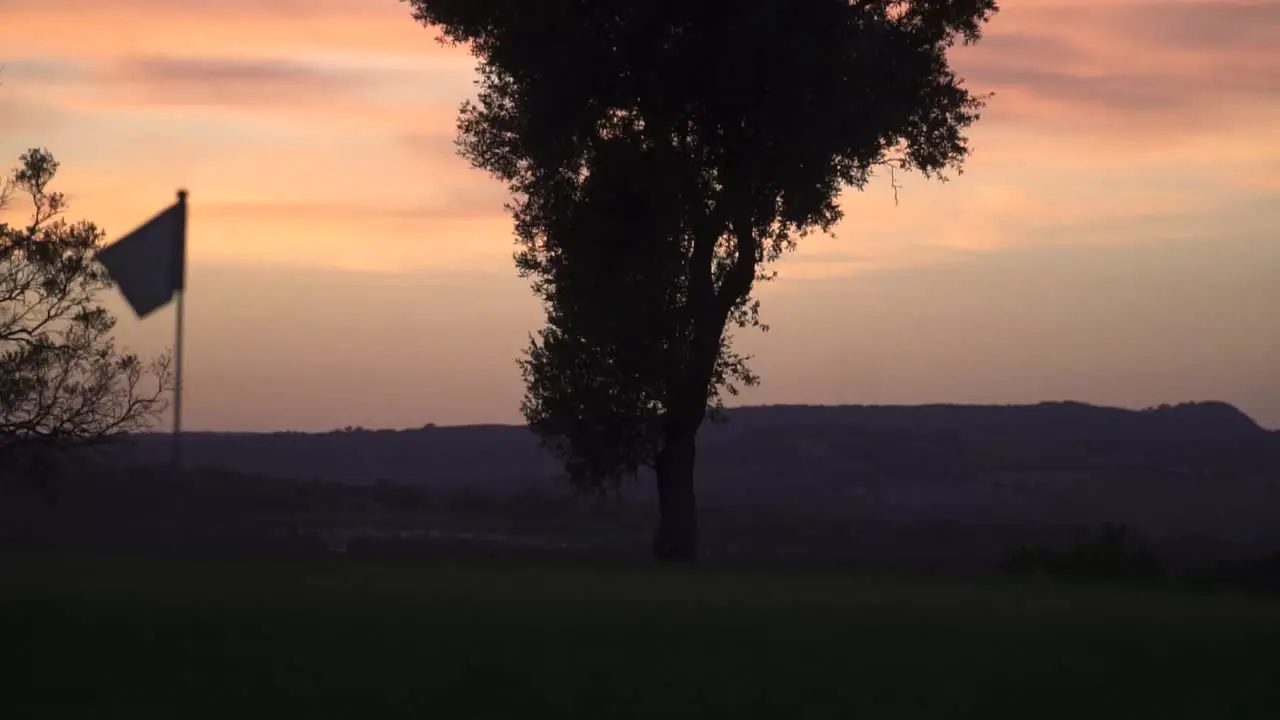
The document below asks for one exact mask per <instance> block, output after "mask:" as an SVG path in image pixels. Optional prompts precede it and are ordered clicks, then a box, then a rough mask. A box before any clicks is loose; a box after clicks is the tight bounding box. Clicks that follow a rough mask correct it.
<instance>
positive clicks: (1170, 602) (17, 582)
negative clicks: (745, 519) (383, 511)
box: [0, 553, 1280, 719]
mask: <svg viewBox="0 0 1280 720" xmlns="http://www.w3.org/2000/svg"><path fill="white" fill-rule="evenodd" d="M0 563H3V566H2V567H0V570H3V573H4V574H3V578H2V579H0V583H3V585H0V641H2V643H3V645H2V646H0V668H4V669H3V670H2V671H0V672H3V677H4V680H3V682H0V687H2V688H3V690H0V717H3V718H38V717H53V716H55V715H57V716H66V717H129V718H137V717H167V718H233V717H237V718H239V717H264V718H285V717H300V718H315V717H349V718H399V717H414V718H428V717H439V718H450V719H452V718H479V717H483V718H516V717H527V716H538V717H556V718H562V719H563V718H654V717H659V716H664V717H679V718H699V717H736V718H755V717H760V718H778V719H783V718H853V717H866V718H917V717H938V718H999V717H1010V718H1015V717H1016V718H1073V719H1075V718H1090V719H1095V718H1143V717H1150V718H1237V717H1238V718H1245V717H1249V718H1252V717H1256V718H1276V717H1280V607H1277V606H1275V605H1273V604H1270V603H1268V602H1265V601H1261V600H1249V599H1245V598H1237V597H1226V596H1222V597H1209V596H1186V595H1178V594H1173V593H1169V592H1157V591H1136V590H1129V591H1121V590H1107V589H1098V588H1082V587H1051V586H1046V585H1034V584H1015V583H1009V582H1006V581H999V580H990V581H983V582H979V581H961V580H919V579H917V580H911V579H903V578H896V579H895V578H885V577H881V578H870V577H863V578H859V577H847V576H845V577H840V576H832V575H819V574H815V573H799V572H795V573H769V574H766V573H758V574H753V573H750V572H745V571H727V570H661V569H655V568H651V567H645V566H634V567H622V568H609V567H604V566H590V565H582V564H578V565H572V564H564V563H557V564H552V563H543V564H539V565H526V564H516V563H495V562H486V563H481V562H472V563H460V562H446V561H441V560H433V561H430V562H425V561H418V562H410V561H398V562H391V561H373V560H367V559H366V560H361V559H358V558H344V557H332V558H293V559H287V558H274V559H270V558H257V559H225V558H224V559H203V560H200V559H193V558H178V557H170V558H157V557H151V558H142V557H121V556H111V557H107V556H103V555H99V556H88V555H83V554H81V555H66V554H63V555H51V554H40V555H30V554H28V555H14V554H12V553H10V554H5V555H0Z"/></svg>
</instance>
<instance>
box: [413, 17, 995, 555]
mask: <svg viewBox="0 0 1280 720" xmlns="http://www.w3.org/2000/svg"><path fill="white" fill-rule="evenodd" d="M409 2H410V4H411V5H412V6H413V8H414V15H415V17H416V18H417V19H418V20H419V21H421V22H423V23H425V24H427V25H430V26H434V27H436V28H438V29H439V30H440V31H441V33H442V35H443V38H444V39H445V40H446V41H450V42H457V43H465V44H467V45H468V46H469V47H470V48H471V49H472V51H473V52H474V54H475V55H476V56H477V58H478V59H479V60H480V72H481V79H480V93H479V100H478V102H477V103H474V104H470V103H469V104H467V105H465V106H464V107H463V109H462V114H461V118H460V120H459V135H460V137H459V145H460V148H461V151H462V153H463V155H464V156H465V157H467V158H469V159H470V160H471V161H472V163H473V164H474V165H475V166H476V167H478V168H481V169H484V170H487V171H489V172H490V173H492V174H493V175H494V176H496V177H497V178H499V179H500V180H502V181H503V182H505V183H506V184H507V186H508V187H509V189H510V190H511V192H512V194H513V196H514V198H515V199H514V201H513V203H512V205H511V211H512V213H513V215H514V218H515V221H516V234H517V237H518V244H519V250H518V252H517V255H516V263H517V266H518V268H519V270H520V272H521V273H522V274H523V275H525V276H526V277H529V278H530V279H531V280H532V282H533V287H534V290H535V291H536V292H537V293H538V295H539V296H540V297H541V298H542V299H543V301H544V302H545V306H546V311H547V326H546V327H545V328H544V329H543V330H542V331H541V332H540V333H539V335H538V337H537V338H536V339H534V340H533V341H532V343H531V346H530V348H529V350H528V354H527V357H526V358H525V359H524V360H523V361H522V362H521V369H522V372H523V374H524V378H525V381H526V384H527V390H528V392H527V395H526V397H525V401H524V404H523V410H524V413H525V415H526V417H527V418H528V420H529V423H530V425H531V427H532V429H533V430H534V431H535V432H537V433H538V434H539V435H540V436H541V437H542V438H543V439H544V441H545V442H546V443H547V444H548V445H549V446H550V447H551V448H552V449H554V450H555V451H556V452H557V453H558V454H559V455H560V456H561V457H563V458H564V459H565V462H566V467H567V469H568V470H569V473H570V475H571V476H572V478H573V479H574V480H575V482H576V483H577V484H578V485H579V486H582V487H586V488H595V489H600V488H602V487H605V486H607V484H608V483H609V482H610V481H616V480H618V479H620V478H622V477H624V476H627V475H630V474H633V473H634V472H635V471H636V470H637V468H639V467H641V466H644V465H651V466H653V467H654V468H655V469H656V470H657V473H658V482H659V489H660V493H661V495H662V496H663V502H662V526H661V527H660V529H659V533H658V537H657V538H655V547H654V549H655V552H656V553H657V554H658V555H659V556H662V557H679V558H688V557H692V556H693V555H694V554H695V552H696V534H697V529H696V516H695V512H694V494H693V466H694V455H695V450H694V439H695V437H696V435H697V432H698V429H699V427H700V426H701V424H702V422H703V421H704V419H705V417H706V415H707V411H708V407H709V405H710V406H711V407H713V408H714V407H716V406H718V403H719V400H720V398H721V397H722V395H723V394H725V393H729V394H732V393H734V392H736V390H737V388H738V387H739V386H742V385H751V384H753V383H755V382H756V381H757V378H756V377H755V376H754V375H753V374H752V373H751V371H750V369H749V368H748V366H747V358H745V357H743V356H742V355H740V354H738V353H736V352H735V351H734V350H733V349H732V345H731V333H730V332H729V331H728V329H729V328H732V327H739V328H744V327H760V318H759V314H758V305H757V303H756V302H755V301H754V300H753V299H752V290H753V287H754V285H755V284H756V283H757V282H759V281H763V280H767V279H769V277H771V275H770V273H769V271H768V270H767V266H768V264H769V263H770V261H772V260H774V259H776V258H778V257H779V256H780V255H782V254H783V253H785V252H786V251H787V250H790V249H791V248H792V247H793V246H794V243H795V240H796V239H797V238H798V237H800V236H802V235H804V234H806V233H808V232H810V231H813V230H820V231H829V230H830V229H831V228H832V227H833V226H834V225H835V223H836V222H837V221H838V220H839V219H840V218H841V211H840V208H839V205H838V197H839V193H840V191H841V189H842V188H844V187H848V186H852V187H855V188H861V187H863V186H865V185H866V183H867V182H868V181H869V179H870V177H871V175H872V172H873V170H874V169H876V168H877V167H882V166H886V165H889V166H892V167H896V168H902V169H913V170H917V171H920V172H922V173H924V174H925V175H927V176H941V174H942V173H944V172H945V171H947V170H948V169H958V168H959V166H960V164H961V162H962V161H963V160H964V158H965V156H966V155H967V154H968V147H967V144H966V140H965V135H964V132H965V129H966V128H967V127H968V126H969V125H970V124H971V123H973V122H974V121H975V120H976V119H977V118H978V114H979V110H980V109H981V106H982V100H981V99H980V98H978V97H976V96H975V95H973V94H971V93H970V92H969V91H968V90H967V89H965V88H964V86H963V84H962V82H961V81H960V79H959V78H957V77H956V75H955V74H954V73H953V72H952V70H951V68H950V66H949V64H948V59H947V50H948V49H949V48H950V47H951V46H952V45H953V44H954V43H956V42H957V41H963V42H972V41H976V40H977V39H978V37H979V35H980V30H981V28H982V26H983V24H984V23H985V22H986V21H987V20H988V19H989V18H990V17H991V15H992V14H993V13H994V12H995V11H996V2H995V0H912V1H911V2H907V1H906V0H860V1H858V2H850V1H849V0H803V1H797V0H747V1H745V2H742V1H735V2H727V1H711V0H704V1H697V2H687V1H684V2H674V1H672V0H661V1H655V0H643V1H641V0H627V1H623V0H601V1H599V2H591V3H585V2H581V1H580V0H547V1H545V2H537V3H531V2H525V1H524V0H409Z"/></svg>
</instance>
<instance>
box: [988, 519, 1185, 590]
mask: <svg viewBox="0 0 1280 720" xmlns="http://www.w3.org/2000/svg"><path fill="white" fill-rule="evenodd" d="M1004 567H1005V570H1007V571H1008V572H1011V573H1014V574H1018V575H1046V576H1052V577H1072V578H1084V579H1095V580H1104V579H1105V580H1138V579H1150V578H1156V577H1159V576H1160V575H1161V574H1163V568H1162V567H1161V565H1160V560H1159V558H1157V557H1156V555H1155V553H1153V552H1151V551H1150V550H1148V549H1147V548H1145V547H1143V546H1141V545H1140V544H1139V543H1137V542H1136V541H1135V540H1134V539H1133V537H1132V535H1130V533H1129V530H1128V528H1126V527H1124V526H1122V525H1104V526H1103V527H1102V529H1101V530H1100V532H1099V533H1098V534H1097V535H1095V536H1094V537H1091V538H1088V539H1086V540H1083V541H1081V542H1079V543H1077V544H1075V545H1073V546H1071V547H1068V548H1066V549H1061V550H1059V549H1054V548H1049V547H1043V546H1030V545H1023V546H1020V547H1018V548H1017V549H1015V550H1014V551H1012V552H1011V553H1009V556H1008V557H1007V558H1006V559H1005V562H1004Z"/></svg>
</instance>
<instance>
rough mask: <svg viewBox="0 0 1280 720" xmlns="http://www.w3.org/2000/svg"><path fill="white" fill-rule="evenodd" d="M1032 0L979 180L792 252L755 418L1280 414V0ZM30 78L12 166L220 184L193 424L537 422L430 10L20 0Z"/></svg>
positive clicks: (73, 175)
mask: <svg viewBox="0 0 1280 720" xmlns="http://www.w3.org/2000/svg"><path fill="white" fill-rule="evenodd" d="M1001 4H1002V6H1003V11H1002V12H1001V13H1000V14H999V15H998V16H997V17H996V19H995V20H994V22H993V23H992V25H991V27H990V31H989V35H988V37H987V38H986V39H985V40H984V41H983V43H982V45H981V46H980V47H978V48H973V49H963V50H960V51H958V52H957V55H956V58H955V59H956V63H957V65H958V67H959V68H960V69H961V73H962V75H963V76H964V77H965V78H966V79H967V80H968V81H969V84H970V85H971V86H972V87H973V88H975V89H976V90H980V91H987V90H992V91H995V92H996V97H995V99H994V100H993V102H992V104H991V106H990V109H989V111H988V112H987V115H986V117H985V118H984V119H983V120H982V122H981V124H980V126H979V127H977V128H976V129H975V131H974V132H973V145H974V148H975V152H974V155H973V157H972V159H971V161H970V163H969V166H968V170H967V172H966V173H965V174H964V175H963V176H961V177H959V178H957V179H956V180H955V181H953V182H951V183H949V184H946V185H935V184H931V183H928V182H926V181H924V180H922V179H920V178H915V177H905V178H901V179H900V182H901V184H902V185H903V186H904V188H903V190H902V192H901V203H900V204H899V205H898V206H897V207H895V206H894V202H893V196H892V191H891V190H890V188H889V187H888V184H887V182H885V181H882V182H878V183H876V184H873V185H872V186H871V187H869V188H868V190H867V192H865V193H862V194H857V193H851V194H850V196H849V197H848V198H847V199H846V201H845V206H846V209H847V215H848V218H847V220H846V221H845V222H844V224H843V225H842V226H841V227H840V228H839V229H838V231H837V232H836V234H835V237H814V238H809V239H807V240H806V242H805V243H804V245H803V247H802V249H801V250H800V251H799V252H798V253H796V254H795V255H793V256H791V257H788V258H787V259H786V260H785V261H784V262H783V263H782V264H781V265H780V266H779V269H780V271H781V278H780V280H778V281H777V282H776V283H774V284H772V285H771V286H769V287H767V288H765V289H764V290H762V292H761V297H762V298H763V299H764V300H765V302H766V305H765V312H766V314H767V320H768V322H769V323H770V324H771V325H772V326H773V331H772V332H770V333H769V334H767V335H745V336H744V337H743V338H742V341H741V342H742V346H743V347H744V348H745V349H747V350H749V351H751V352H753V353H755V354H756V356H757V360H756V368H757V369H758V370H759V371H760V372H761V374H762V375H763V376H764V384H763V385H762V386H761V387H760V388H758V389H756V390H753V391H751V392H749V393H747V394H746V395H745V396H744V397H743V401H744V402H748V403H766V402H769V403H772V402H815V403H817V402H826V403H836V402H867V403H875V402H884V403H899V402H901V403H915V402H934V401H938V402H1034V401H1039V400H1054V399H1076V400H1083V401H1089V402H1098V403H1109V404H1120V405H1128V406H1143V405H1148V404H1157V403H1160V402H1177V401H1184V400H1196V399H1223V400H1228V401H1231V402H1234V403H1236V404H1237V405H1239V406H1240V407H1242V408H1243V409H1245V410H1246V411H1248V412H1250V413H1251V414H1253V415H1254V416H1255V417H1257V418H1259V419H1260V420H1261V421H1263V422H1264V424H1267V425H1270V426H1276V427H1280V313H1277V312H1275V308H1278V307H1280V2H1276V1H1275V0H1254V1H1252V2H1248V1H1244V0H1154V1H1152V0H1148V1H1145V2H1139V1H1136V0H1108V1H1106V2H1104V1H1103V0H1002V3H1001ZM0 65H3V66H4V70H3V74H0V83H2V84H0V157H2V158H11V159H16V158H17V156H18V154H20V153H21V152H22V151H23V150H24V149H26V148H28V147H32V146H44V147H48V148H49V149H51V150H52V151H53V152H54V153H55V154H56V155H57V156H58V157H59V159H60V160H61V161H62V164H63V173H62V177H61V185H60V187H61V189H62V190H64V191H65V192H66V193H67V194H68V196H69V198H70V200H71V201H72V203H73V205H72V211H71V212H72V215H73V216H75V217H85V218H88V219H92V220H94V221H96V222H98V223H99V224H100V225H102V226H103V227H105V228H106V229H107V231H108V233H109V234H110V235H112V236H113V237H114V236H117V235H119V234H121V233H123V232H126V231H127V230H129V229H130V228H131V227H132V226H134V225H135V224H137V223H138V222H140V221H142V220H144V219H146V218H147V217H149V216H150V215H151V214H152V213H154V212H156V211H158V210H159V209H161V208H162V207H163V206H165V205H166V204H168V203H170V202H172V200H173V193H174V190H175V189H176V188H178V187H179V186H185V187H187V188H189V189H190V191H191V218H190V242H191V245H190V261H191V269H190V275H189V290H190V296H189V300H188V304H187V311H188V315H187V323H188V345H187V378H186V382H187V394H186V400H185V411H186V413H185V414H186V417H185V419H186V424H187V425H188V426H189V427H192V428H221V429H273V428H299V429H328V428H332V427H338V426H343V425H347V424H353V425H357V424H358V425H365V426H369V427H404V426H417V425H421V424H425V423H427V422H436V423H441V424H444V423H464V422H486V421H499V422H514V421H517V420H518V417H519V416H518V412H517V406H518V400H519V395H520V392H521V387H520V383H519V378H518V375H517V372H516V369H515V365H514V358H515V357H516V356H517V354H518V352H519V350H520V348H521V347H522V346H523V345H524V342H525V338H526V336H527V333H528V332H529V331H530V330H533V329H535V328H536V327H537V325H538V323H539V320H540V316H539V310H538V307H537V305H536V303H535V302H534V301H533V299H532V297H531V296H530V294H529V292H528V291H527V289H526V287H525V285H524V284H523V283H522V282H521V281H520V280H519V279H517V278H516V277H515V272H514V270H513V268H512V264H511V260H510V255H511V249H512V246H511V240H510V223H509V221H508V220H507V218H506V217H505V216H504V214H503V211H502V203H503V200H504V194H503V191H502V188H501V187H500V186H499V185H498V183H496V182H494V181H492V180H490V179H489V178H488V177H487V176H486V175H485V174H483V173H481V172H479V171H474V170H471V169H470V168H469V167H468V166H467V164H466V163H465V162H464V161H462V160H460V159H458V158H456V157H454V156H453V154H452V144H451V143H452V138H453V119H454V115H455V112H456V109H457V106H458V105H459V103H460V102H461V101H462V100H463V99H465V98H466V97H468V96H469V94H470V93H471V92H472V91H473V87H472V84H471V83H472V78H473V77H474V68H473V63H472V61H471V59H470V57H469V56H467V55H466V53H464V52H460V51H457V50H451V49H445V48H442V47H441V46H439V45H437V44H436V43H435V41H434V35H433V34H432V33H431V32H430V31H428V30H426V29H424V28H422V27H421V26H418V25H416V24H415V23H414V22H413V21H412V19H411V18H410V16H409V8H408V6H406V5H403V4H401V3H399V2H397V0H271V1H270V2H261V1H259V0H220V2H216V3H213V2H195V1H194V0H112V1H111V2H102V1H100V0H0ZM113 302H114V303H115V305H116V307H120V305H119V303H118V302H117V301H115V300H113ZM172 320H173V318H172V313H171V311H164V312H161V313H159V314H157V315H155V316H153V317H151V318H148V319H147V320H146V321H144V322H141V323H139V322H135V321H134V320H133V319H132V318H131V317H129V316H127V314H126V315H125V317H123V319H122V323H121V326H122V327H121V334H122V336H123V338H124V339H125V340H126V341H127V342H128V343H129V344H130V345H131V346H133V347H135V348H137V349H141V350H151V349H156V348H160V347H163V346H164V345H166V344H167V343H169V342H170V341H171V337H172Z"/></svg>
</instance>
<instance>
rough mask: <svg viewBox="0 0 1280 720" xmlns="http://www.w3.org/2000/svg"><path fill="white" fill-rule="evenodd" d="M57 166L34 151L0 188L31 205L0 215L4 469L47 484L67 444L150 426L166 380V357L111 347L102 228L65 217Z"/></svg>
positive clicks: (6, 196) (0, 199)
mask: <svg viewBox="0 0 1280 720" xmlns="http://www.w3.org/2000/svg"><path fill="white" fill-rule="evenodd" d="M57 172H58V162H57V160H55V159H54V157H53V155H52V154H50V153H49V151H47V150H43V149H34V150H31V151H29V152H26V153H24V154H23V155H22V157H21V158H20V161H19V167H18V168H17V169H15V170H14V171H13V173H12V174H11V175H10V177H9V178H8V182H7V183H5V184H3V185H0V208H3V206H4V205H5V203H6V201H12V202H13V203H14V204H16V203H17V202H18V201H22V202H23V204H26V205H27V206H28V207H29V209H30V215H29V216H28V218H27V221H26V223H25V224H24V225H20V226H15V225H9V224H7V223H3V222H0V472H5V473H10V474H21V475H27V476H34V477H36V478H37V479H38V480H40V482H42V483H45V484H47V482H48V481H49V478H50V477H51V474H52V473H53V471H54V466H55V465H56V463H57V461H58V460H59V459H60V458H61V457H62V456H63V455H64V454H65V452H66V451H68V450H71V449H79V448H83V447H86V446H92V445H99V444H102V443H104V442H106V441H108V440H112V439H115V438H118V437H120V436H121V435H123V434H125V433H129V432H136V431H139V430H144V429H146V428H147V427H148V426H149V425H150V424H151V423H152V422H153V421H154V420H155V419H156V418H157V416H158V415H159V414H160V413H161V412H163V411H164V409H165V407H166V402H165V396H166V394H167V392H168V391H169V390H170V388H171V386H172V375H171V373H170V370H169V360H170V358H169V355H167V354H164V355H161V356H159V357H156V358H154V359H151V360H144V359H143V358H140V357H139V356H137V355H135V354H133V353H129V352H125V351H122V350H120V349H119V348H117V346H116V344H115V340H114V337H113V331H114V328H115V323H116V320H115V318H114V317H113V316H112V315H111V313H110V312H108V310H107V309H106V308H105V307H103V306H102V305H101V303H100V300H101V294H102V293H103V292H106V291H109V290H110V289H111V287H112V283H111V280H110V278H109V277H108V276H107V273H106V271H105V270H104V269H103V268H102V267H101V266H100V265H99V264H98V263H97V262H95V261H94V253H96V252H97V250H98V248H99V246H100V245H101V242H102V239H103V233H102V231H101V230H100V229H98V227H97V226H95V225H94V224H93V223H89V222H76V223H69V222H67V221H66V220H64V219H63V214H64V212H65V211H66V199H65V197H64V196H63V194H62V193H60V192H56V191H54V190H53V188H52V183H53V180H54V178H55V176H56V175H57Z"/></svg>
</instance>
